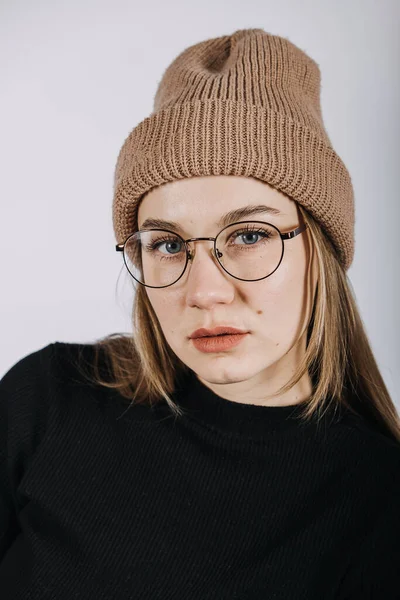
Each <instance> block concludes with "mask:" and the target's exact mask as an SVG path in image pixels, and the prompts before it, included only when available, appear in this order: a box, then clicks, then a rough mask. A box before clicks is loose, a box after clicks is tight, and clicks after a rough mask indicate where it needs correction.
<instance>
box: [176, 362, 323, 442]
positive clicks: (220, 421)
mask: <svg viewBox="0 0 400 600" xmlns="http://www.w3.org/2000/svg"><path fill="white" fill-rule="evenodd" d="M174 400H175V402H176V403H177V404H179V406H181V407H182V408H183V410H184V413H185V414H186V416H188V417H189V418H191V419H194V420H195V421H197V422H199V423H201V424H203V425H206V426H208V427H210V428H214V429H219V430H223V431H225V432H228V433H236V434H242V435H246V436H249V437H252V436H260V435H261V436H262V435H265V434H266V433H267V432H270V433H271V432H279V431H285V430H289V429H292V430H293V429H295V430H299V429H301V428H303V427H306V426H307V424H304V422H303V421H301V420H300V419H299V414H300V413H301V411H302V407H303V405H304V404H303V405H302V404H294V405H287V406H260V405H256V404H247V403H241V402H236V401H232V400H226V399H225V398H222V397H221V396H218V395H217V394H215V393H214V392H213V391H212V390H211V389H210V388H209V387H207V386H206V385H205V384H203V383H202V382H201V381H200V380H199V379H198V377H197V375H196V373H195V372H194V371H192V370H191V369H188V371H187V372H186V373H185V374H184V375H182V376H181V377H180V380H179V383H177V386H176V389H175V394H174ZM313 421H314V419H313Z"/></svg>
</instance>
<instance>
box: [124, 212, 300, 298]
mask: <svg viewBox="0 0 400 600" xmlns="http://www.w3.org/2000/svg"><path fill="white" fill-rule="evenodd" d="M247 223H260V224H263V225H268V227H272V228H273V229H275V230H276V231H277V232H278V234H279V237H280V239H281V241H282V252H281V257H280V259H279V262H278V264H277V266H276V267H275V269H274V270H273V271H271V273H268V275H265V276H264V277H259V278H258V279H242V278H241V277H236V276H235V275H232V273H230V272H229V271H227V270H226V269H225V267H224V265H223V264H222V263H221V261H220V260H219V256H222V253H221V252H220V251H219V250H218V248H217V239H218V237H219V236H220V235H221V233H222V232H223V231H225V229H228V227H232V226H233V225H241V224H247ZM307 227H308V225H307V223H303V224H302V225H299V226H298V227H296V229H293V230H292V231H288V232H287V233H282V232H281V231H280V229H279V228H278V227H276V225H272V223H268V222H267V221H253V220H246V221H236V223H230V224H229V225H227V226H226V227H224V228H223V229H221V231H220V232H219V233H218V235H217V236H216V237H194V238H188V239H187V240H185V239H183V237H182V236H181V235H179V234H178V233H176V232H175V231H172V230H170V229H141V230H139V231H135V232H134V233H131V234H130V235H129V236H128V237H127V238H126V240H125V242H124V243H123V244H116V246H115V250H116V251H117V252H123V258H124V263H125V266H126V268H127V270H128V272H129V274H130V275H131V277H133V279H134V280H135V281H137V282H138V283H140V285H143V286H145V287H150V288H156V289H161V288H166V287H170V286H171V285H174V284H175V283H176V282H177V281H179V279H181V277H183V275H184V273H185V271H186V268H187V265H188V262H189V261H193V259H194V254H195V252H194V251H192V250H190V248H189V246H188V243H189V242H197V241H200V240H201V241H203V240H206V241H210V242H213V243H214V248H213V255H214V256H215V258H216V259H217V262H218V264H219V265H220V266H221V267H222V269H223V270H224V271H225V272H226V273H228V275H230V276H231V277H233V278H234V279H239V280H240V281H261V280H262V279H266V278H267V277H270V276H271V275H272V274H273V273H275V271H276V270H277V269H278V268H279V265H280V264H281V262H282V260H283V255H284V253H285V244H284V243H283V242H284V241H285V240H291V239H293V238H294V237H296V236H297V235H299V234H300V233H303V231H305V230H306V229H307ZM150 231H163V232H166V233H171V234H172V235H173V236H175V237H177V238H179V239H181V240H182V242H183V243H184V244H185V247H186V262H185V266H184V268H183V271H182V273H181V275H180V276H179V277H178V278H177V279H176V280H175V281H173V282H172V283H169V284H168V285H161V286H157V285H148V284H146V283H143V282H142V281H139V279H137V278H136V277H135V276H134V275H133V274H132V273H131V271H130V270H129V267H128V264H127V260H126V257H125V244H127V242H128V240H129V239H130V238H131V237H132V236H133V235H136V234H138V233H142V232H143V233H145V232H150Z"/></svg>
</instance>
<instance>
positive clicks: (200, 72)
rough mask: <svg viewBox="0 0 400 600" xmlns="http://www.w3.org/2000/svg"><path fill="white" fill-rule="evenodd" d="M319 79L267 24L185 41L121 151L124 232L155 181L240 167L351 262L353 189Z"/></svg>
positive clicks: (118, 231)
mask: <svg viewBox="0 0 400 600" xmlns="http://www.w3.org/2000/svg"><path fill="white" fill-rule="evenodd" d="M320 79H321V76H320V70H319V67H318V65H317V64H316V62H314V60H313V59H311V58H310V57H309V56H308V55H307V54H306V53H305V52H304V51H302V50H301V49H299V48H298V47H297V46H295V45H294V44H293V43H292V42H290V41H289V40H287V39H285V38H282V37H279V36H276V35H271V34H269V33H267V32H265V31H264V30H263V29H242V30H238V31H236V32H235V33H233V34H232V35H225V36H221V37H217V38H213V39H209V40H206V41H203V42H200V43H197V44H194V45H192V46H190V47H188V48H186V50H184V51H183V52H182V53H181V54H179V55H178V56H177V57H176V58H175V60H174V61H173V62H172V63H171V64H170V65H169V66H168V68H167V69H166V71H165V72H164V74H163V76H162V79H161V81H160V84H159V86H158V89H157V91H156V94H155V98H154V107H153V112H152V113H151V115H150V116H149V117H147V118H145V119H144V120H143V121H141V122H140V123H139V124H138V125H137V126H136V127H135V128H134V129H133V130H132V131H131V132H130V134H129V135H128V137H127V138H126V139H125V141H124V143H123V146H122V148H121V150H120V152H119V155H118V159H117V164H116V168H115V176H114V199H113V226H114V232H115V236H116V239H117V242H118V243H123V242H124V241H125V240H126V238H127V237H128V236H129V235H130V234H132V233H133V232H134V231H135V228H136V227H137V211H138V205H139V202H140V199H141V198H142V196H143V195H144V194H145V193H146V192H148V191H150V190H151V189H152V188H154V187H156V186H159V185H161V184H163V183H166V182H168V181H173V180H176V179H182V178H186V177H193V176H202V175H238V176H246V177H254V178H256V179H259V180H261V181H264V182H266V183H268V184H270V185H271V186H273V187H274V188H276V189H278V190H279V191H281V192H283V193H285V194H287V195H288V196H289V197H290V198H291V199H293V200H295V201H297V202H298V203H299V204H301V205H302V206H303V207H304V208H305V209H306V210H307V211H308V212H309V213H310V214H311V215H312V216H313V217H314V218H315V219H316V220H317V221H318V222H319V223H320V225H321V226H322V228H323V230H324V232H325V233H326V235H327V236H328V238H329V239H330V241H331V242H332V244H333V247H334V249H335V250H336V253H337V257H338V259H339V261H340V263H341V264H342V266H343V267H344V269H346V270H347V269H348V268H349V267H350V265H351V263H352V260H353V255H354V193H353V187H352V183H351V178H350V175H349V173H348V171H347V169H346V167H345V165H344V163H343V162H342V160H341V159H340V157H339V156H338V154H337V153H336V152H335V151H334V149H333V148H332V145H331V142H330V140H329V137H328V134H327V132H326V131H325V128H324V124H323V120H322V113H321V106H320Z"/></svg>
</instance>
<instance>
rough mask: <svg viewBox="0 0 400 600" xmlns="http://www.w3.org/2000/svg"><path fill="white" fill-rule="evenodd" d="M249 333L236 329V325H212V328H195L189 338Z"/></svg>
mask: <svg viewBox="0 0 400 600" xmlns="http://www.w3.org/2000/svg"><path fill="white" fill-rule="evenodd" d="M246 333H249V332H248V331H245V330H242V329H238V328H237V327H230V326H222V325H221V326H219V327H214V328H213V329H206V328H204V327H201V328H200V329H196V331H194V332H193V333H192V334H191V335H190V339H198V338H210V337H212V338H216V337H224V336H232V335H233V336H236V335H244V334H246Z"/></svg>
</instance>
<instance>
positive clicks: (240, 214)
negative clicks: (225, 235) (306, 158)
mask: <svg viewBox="0 0 400 600" xmlns="http://www.w3.org/2000/svg"><path fill="white" fill-rule="evenodd" d="M260 213H263V214H268V215H273V216H278V215H284V214H285V213H284V212H282V211H281V210H279V209H277V208H273V207H272V206H266V205H265V204H257V205H247V206H242V207H241V208H235V209H234V210H230V211H229V212H227V213H225V214H224V215H222V217H221V218H220V219H219V221H218V222H217V223H216V225H217V226H218V227H220V228H221V229H223V228H224V227H226V226H227V225H230V224H231V223H235V222H236V221H241V220H242V219H244V218H246V217H249V216H253V215H256V214H260ZM142 228H148V229H173V230H175V231H182V227H181V226H180V225H179V223H174V222H173V221H165V220H164V219H156V218H152V217H150V218H148V219H146V220H145V221H144V222H143V223H142V227H141V229H142Z"/></svg>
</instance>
